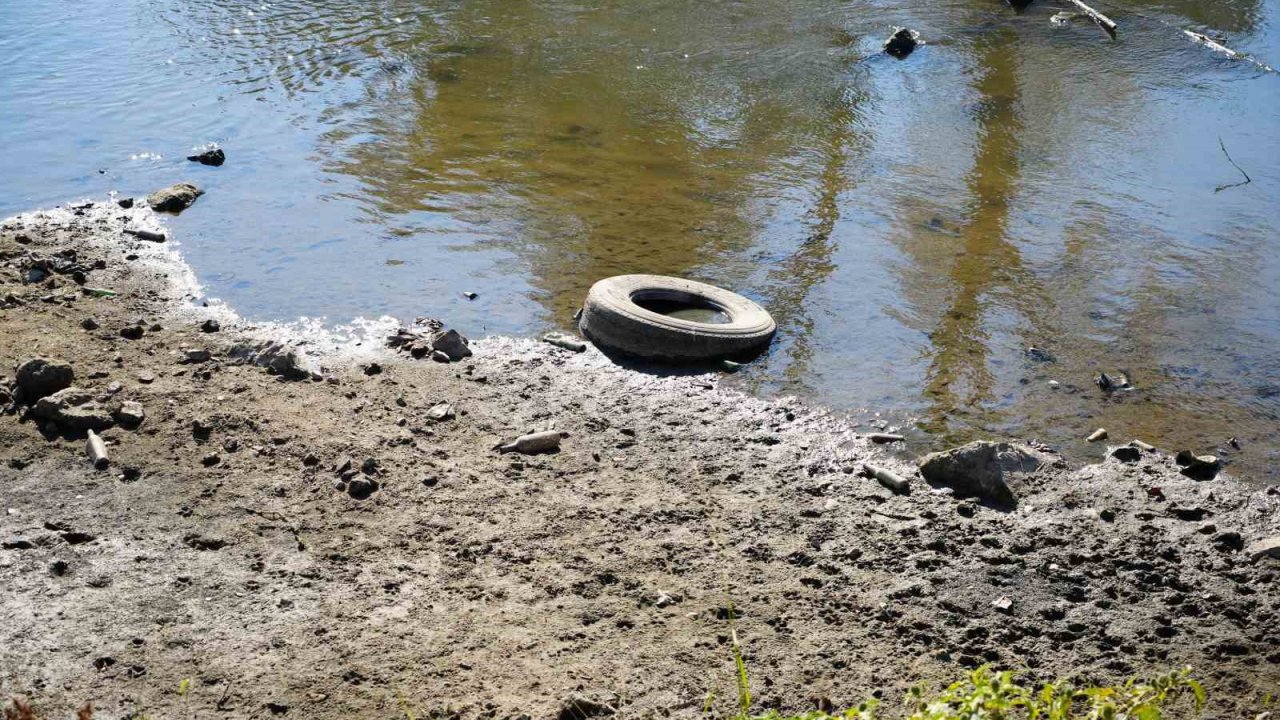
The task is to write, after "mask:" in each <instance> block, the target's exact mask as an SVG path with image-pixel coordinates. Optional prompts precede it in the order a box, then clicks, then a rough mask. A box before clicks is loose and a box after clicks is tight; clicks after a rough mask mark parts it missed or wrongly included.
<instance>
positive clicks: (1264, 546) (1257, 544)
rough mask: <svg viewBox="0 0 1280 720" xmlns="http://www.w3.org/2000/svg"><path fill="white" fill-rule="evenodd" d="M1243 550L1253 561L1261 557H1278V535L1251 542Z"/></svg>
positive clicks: (1279, 545)
mask: <svg viewBox="0 0 1280 720" xmlns="http://www.w3.org/2000/svg"><path fill="white" fill-rule="evenodd" d="M1244 551H1245V554H1247V555H1248V556H1249V559H1250V560H1252V561H1254V562H1258V561H1259V560H1262V559H1263V558H1280V535H1277V536H1275V537H1269V538H1263V539H1262V540H1256V541H1254V542H1251V543H1249V545H1248V547H1246V548H1245V549H1244Z"/></svg>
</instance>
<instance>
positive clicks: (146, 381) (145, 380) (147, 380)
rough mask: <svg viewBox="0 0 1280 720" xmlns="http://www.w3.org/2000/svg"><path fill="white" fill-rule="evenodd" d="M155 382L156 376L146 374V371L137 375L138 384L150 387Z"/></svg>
mask: <svg viewBox="0 0 1280 720" xmlns="http://www.w3.org/2000/svg"><path fill="white" fill-rule="evenodd" d="M155 381H156V376H155V375H153V374H152V373H149V372H147V371H146V370H143V371H142V372H140V373H138V382H140V383H142V384H143V385H150V384H151V383H153V382H155Z"/></svg>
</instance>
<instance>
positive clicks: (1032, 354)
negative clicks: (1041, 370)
mask: <svg viewBox="0 0 1280 720" xmlns="http://www.w3.org/2000/svg"><path fill="white" fill-rule="evenodd" d="M1026 354H1027V358H1028V359H1029V360H1034V361H1036V362H1042V363H1051V362H1054V361H1055V358H1054V357H1053V354H1052V353H1050V352H1049V351H1048V350H1041V349H1040V348H1038V347H1036V346H1034V345H1032V346H1031V347H1029V348H1027V350H1026Z"/></svg>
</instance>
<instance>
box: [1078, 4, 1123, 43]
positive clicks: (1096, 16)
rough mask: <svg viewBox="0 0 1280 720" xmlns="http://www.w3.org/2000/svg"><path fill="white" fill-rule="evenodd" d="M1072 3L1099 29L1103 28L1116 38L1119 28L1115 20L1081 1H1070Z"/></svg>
mask: <svg viewBox="0 0 1280 720" xmlns="http://www.w3.org/2000/svg"><path fill="white" fill-rule="evenodd" d="M1070 1H1071V4H1072V5H1075V6H1076V7H1077V8H1079V9H1080V12H1082V13H1084V14H1085V15H1088V16H1089V18H1090V19H1092V20H1093V21H1094V22H1096V23H1098V26H1099V27H1101V28H1102V29H1103V30H1106V31H1107V34H1108V35H1110V36H1111V37H1113V38H1114V37H1115V36H1116V27H1117V26H1116V23H1115V21H1114V20H1112V19H1111V18H1109V17H1107V16H1106V15H1103V14H1102V13H1100V12H1098V11H1097V10H1094V9H1093V8H1091V7H1089V6H1088V5H1085V4H1084V3H1082V2H1080V0H1070Z"/></svg>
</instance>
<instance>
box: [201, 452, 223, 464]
mask: <svg viewBox="0 0 1280 720" xmlns="http://www.w3.org/2000/svg"><path fill="white" fill-rule="evenodd" d="M220 462H222V458H221V457H219V455H218V454H217V453H209V454H208V455H205V456H204V457H203V458H201V459H200V464H201V465H204V466H205V467H213V466H214V465H217V464H218V463H220Z"/></svg>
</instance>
